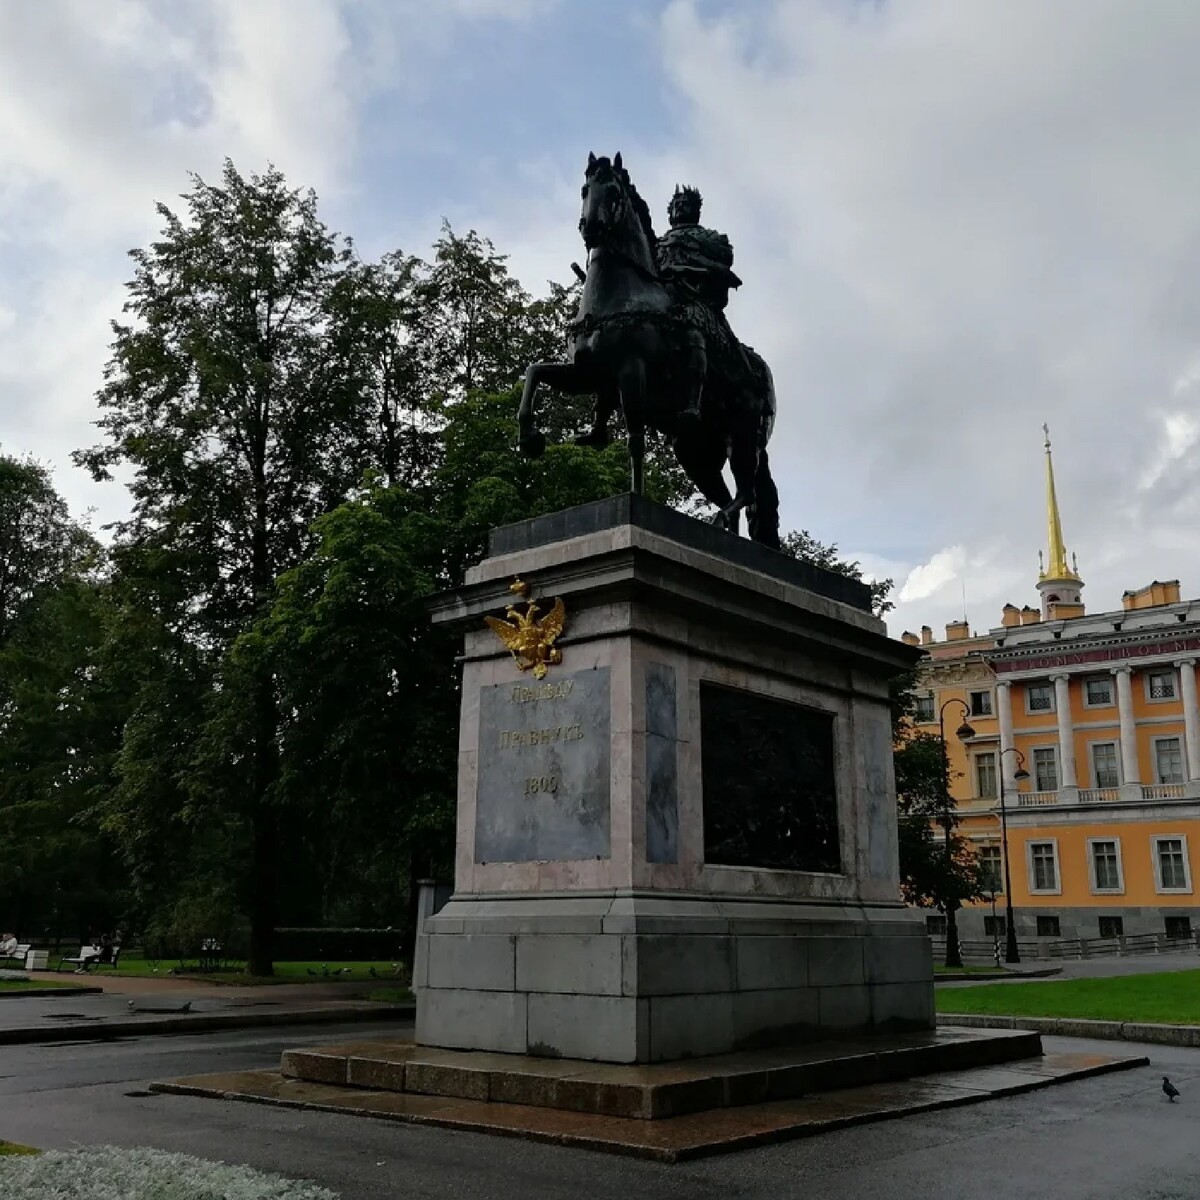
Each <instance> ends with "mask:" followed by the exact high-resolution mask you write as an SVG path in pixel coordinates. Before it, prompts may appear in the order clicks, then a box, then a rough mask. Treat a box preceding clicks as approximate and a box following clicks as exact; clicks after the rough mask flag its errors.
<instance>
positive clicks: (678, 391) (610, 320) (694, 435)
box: [518, 154, 779, 549]
mask: <svg viewBox="0 0 1200 1200" xmlns="http://www.w3.org/2000/svg"><path fill="white" fill-rule="evenodd" d="M582 194H583V212H582V215H581V216H580V219H579V229H580V232H581V234H582V235H583V242H584V245H585V246H586V247H587V249H588V266H587V272H586V275H585V276H584V281H583V293H582V296H581V297H580V301H579V310H578V313H577V315H576V318H575V320H574V321H573V322H572V323H571V326H570V333H571V338H572V348H571V359H570V361H569V362H539V363H533V364H532V365H531V366H530V367H529V368H528V370H527V371H526V373H525V386H524V389H523V391H522V394H521V407H520V410H519V414H518V421H519V427H520V442H519V446H520V449H521V451H522V452H523V453H525V454H527V455H529V456H531V457H538V456H540V455H541V454H542V453H543V452H544V450H545V447H546V438H545V434H543V433H542V432H541V430H539V429H538V428H537V425H536V408H535V402H536V399H537V393H538V388H539V386H541V385H542V384H546V385H548V386H550V387H552V388H557V389H558V390H560V391H563V392H567V393H569V394H570V395H574V396H585V395H594V396H595V397H596V398H597V420H596V427H595V428H594V429H593V430H592V431H591V432H590V433H588V434H584V435H583V436H582V437H580V438H578V439H577V441H578V442H580V443H581V444H584V445H595V446H599V445H603V444H604V443H605V442H606V441H607V424H608V417H609V415H610V414H611V413H613V412H615V411H616V409H617V408H618V406H619V407H620V410H621V412H622V413H623V414H624V417H625V426H626V429H627V431H628V446H629V460H630V473H631V481H632V490H633V491H634V492H641V491H642V490H643V486H644V464H645V454H646V429H647V428H650V429H655V430H657V431H658V432H659V433H661V434H663V435H664V436H665V437H667V438H669V439H670V440H671V444H672V447H673V449H674V452H675V456H676V458H677V459H678V461H679V465H680V466H681V467H682V468H683V470H684V471H685V473H686V474H687V476H688V478H689V479H690V480H691V481H692V483H693V484H694V485H695V486H696V488H697V490H699V491H700V493H701V494H702V495H703V496H704V497H705V499H707V500H708V501H709V502H710V503H711V504H714V505H716V506H717V513H716V514H715V516H714V517H713V518H712V520H713V523H714V524H716V525H718V526H720V527H722V528H724V529H727V530H729V531H731V532H733V533H737V532H738V524H739V514H740V513H741V511H742V510H743V509H745V510H746V513H747V517H748V522H749V532H750V536H751V538H753V539H754V540H755V541H757V542H760V543H762V544H764V545H767V546H771V547H772V548H775V549H778V547H779V493H778V492H777V490H776V488H775V483H774V481H773V479H772V478H771V471H770V466H769V464H768V461H767V441H768V440H769V438H770V436H771V431H772V428H773V426H774V423H775V388H774V384H773V382H772V379H771V372H770V369H769V368H768V367H767V365H766V363H765V362H763V360H762V359H761V358H759V357H758V355H756V354H754V353H753V351H750V350H749V348H747V347H739V346H737V345H736V343H735V344H734V345H733V346H722V345H714V344H713V342H714V341H716V340H717V339H715V338H713V337H712V335H711V331H709V332H708V333H706V331H705V329H704V328H702V327H701V325H700V324H698V323H697V322H695V321H692V320H689V318H688V315H687V311H686V306H684V305H681V304H679V303H678V302H677V299H676V298H674V297H673V296H672V294H671V292H670V290H669V289H668V287H667V284H666V282H665V281H664V279H663V278H662V276H661V274H660V272H659V270H658V268H657V265H656V261H655V246H656V242H657V239H656V237H655V234H654V228H653V225H652V222H651V218H650V210H649V209H648V208H647V207H646V202H645V201H644V200H643V199H642V198H641V196H639V195H638V193H637V189H636V188H635V187H634V186H633V183H632V181H631V180H630V178H629V175H628V173H627V172H626V171H625V169H624V167H623V166H622V164H621V156H620V155H619V154H617V155H616V156H615V157H614V158H613V159H612V160H611V161H610V160H609V159H607V158H597V157H596V156H595V155H589V156H588V165H587V171H586V173H585V179H584V185H583V193H582ZM697 414H698V415H697ZM726 463H728V464H729V467H730V471H731V473H732V475H733V481H734V488H735V491H734V492H733V493H732V494H731V493H730V490H729V487H728V486H727V484H726V483H725V479H724V475H723V472H724V469H725V464H726Z"/></svg>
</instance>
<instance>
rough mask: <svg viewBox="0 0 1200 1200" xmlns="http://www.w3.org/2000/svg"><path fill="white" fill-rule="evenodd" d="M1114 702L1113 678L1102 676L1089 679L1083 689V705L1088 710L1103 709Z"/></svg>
mask: <svg viewBox="0 0 1200 1200" xmlns="http://www.w3.org/2000/svg"><path fill="white" fill-rule="evenodd" d="M1112 702H1113V695H1112V678H1111V676H1106V675H1101V676H1099V677H1098V678H1096V679H1089V680H1088V681H1087V682H1086V683H1085V684H1084V688H1083V703H1084V705H1085V706H1086V707H1087V708H1103V707H1106V706H1108V705H1110V704H1112Z"/></svg>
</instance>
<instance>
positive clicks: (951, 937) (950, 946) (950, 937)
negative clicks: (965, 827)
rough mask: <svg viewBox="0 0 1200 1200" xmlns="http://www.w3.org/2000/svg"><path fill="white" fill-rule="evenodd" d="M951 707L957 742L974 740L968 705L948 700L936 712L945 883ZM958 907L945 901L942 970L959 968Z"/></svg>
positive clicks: (950, 864)
mask: <svg viewBox="0 0 1200 1200" xmlns="http://www.w3.org/2000/svg"><path fill="white" fill-rule="evenodd" d="M951 704H961V705H962V710H963V722H962V724H961V725H960V726H959V727H958V729H957V730H956V731H955V732H956V733H957V736H958V738H959V740H960V741H961V740H962V739H963V738H971V737H974V736H975V730H974V729H972V728H971V726H970V725H968V724H967V717H968V716H969V715H970V712H971V708H970V705H968V704H967V702H966V701H965V700H963V699H960V698H959V697H958V696H952V697H951V698H950V699H949V700H947V701H946V702H945V703H944V704H943V705H942V707H941V708H939V709H938V736H939V737H940V739H941V743H942V800H943V804H944V812H943V815H942V828H943V829H944V830H945V833H946V880H947V883H948V882H949V880H950V879H951V877H952V876H953V874H954V845H953V841H952V839H951V836H950V834H951V831H952V830H953V828H954V819H953V817H952V816H951V813H950V808H951V805H952V804H953V801H952V799H951V797H950V755H949V753H948V752H947V749H946V709H947V708H949V707H950V705H951ZM957 910H958V904H957V902H956V901H955V900H954V898H953V897H952V896H947V897H946V966H948V967H961V966H962V965H963V961H962V950H961V948H960V947H959V944H958V918H957V915H956V913H957Z"/></svg>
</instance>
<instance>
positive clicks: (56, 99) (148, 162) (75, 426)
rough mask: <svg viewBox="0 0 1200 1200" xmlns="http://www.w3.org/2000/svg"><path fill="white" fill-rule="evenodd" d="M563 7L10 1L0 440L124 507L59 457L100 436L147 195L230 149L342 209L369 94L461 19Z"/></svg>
mask: <svg viewBox="0 0 1200 1200" xmlns="http://www.w3.org/2000/svg"><path fill="white" fill-rule="evenodd" d="M552 2H553V0H513V2H507V0H506V3H505V4H504V5H501V4H499V3H497V2H493V0H446V2H445V3H444V4H439V5H438V6H437V7H436V8H433V7H431V6H429V5H427V4H426V3H424V0H211V2H209V3H203V4H176V3H172V2H171V0H106V2H105V3H104V4H97V3H95V2H94V0H44V2H42V3H37V4H12V5H0V389H2V391H0V446H3V448H4V449H5V450H6V451H22V452H31V453H33V454H34V455H35V456H37V457H39V458H41V459H43V460H47V461H49V462H50V463H51V464H53V465H56V466H57V467H58V468H59V471H58V476H57V481H58V485H59V486H60V488H61V489H62V491H63V492H64V494H65V495H66V496H67V498H68V500H69V501H70V503H71V504H72V506H73V507H75V508H76V509H82V508H84V507H87V506H90V505H95V506H97V507H98V509H99V513H100V518H101V519H102V520H105V519H111V518H113V517H115V516H118V515H120V514H121V513H123V511H124V510H125V506H126V500H125V497H124V495H123V493H121V492H120V491H119V490H118V489H116V488H114V487H111V486H96V485H93V484H91V483H90V481H88V480H87V478H86V476H84V474H83V473H82V472H80V471H76V470H71V469H69V468H68V466H67V464H68V459H69V454H70V451H71V450H72V449H75V448H77V447H79V446H81V445H86V444H88V443H90V442H91V441H92V440H93V431H92V430H90V428H89V423H90V422H91V421H92V420H93V419H94V416H95V410H94V393H95V391H96V389H97V388H98V387H99V385H100V383H101V373H102V369H103V366H104V362H105V360H106V358H107V346H108V342H109V338H110V334H109V321H111V320H112V319H114V318H116V317H118V316H119V315H120V311H121V304H122V301H123V288H122V281H123V280H125V279H127V278H128V276H129V274H130V268H129V266H128V263H127V262H126V260H125V258H124V253H125V251H126V249H127V248H128V247H130V246H133V245H139V244H144V243H145V242H146V241H147V240H148V239H149V238H150V237H151V236H152V235H153V234H154V233H155V232H157V229H158V227H159V224H160V220H159V218H158V215H157V213H156V212H155V207H154V206H155V203H156V202H157V201H165V202H167V203H168V204H170V205H172V206H174V207H178V201H177V197H178V195H179V193H181V192H183V191H186V190H187V188H188V186H189V183H188V173H189V172H196V173H198V174H200V175H201V176H203V177H205V178H208V179H213V178H215V177H217V176H218V175H219V173H220V170H221V164H222V161H223V160H224V159H225V158H226V157H229V158H232V159H233V160H234V162H235V163H236V164H237V165H238V167H239V168H240V169H241V170H243V171H244V172H257V171H261V170H263V169H264V168H265V167H266V166H267V164H268V163H273V164H274V165H276V166H277V167H279V168H280V169H281V170H283V171H284V173H285V174H286V175H287V176H288V177H289V179H292V180H294V181H295V182H296V183H297V184H303V185H305V186H313V187H315V188H316V189H317V190H318V192H319V193H320V194H321V196H322V199H323V201H325V202H326V203H327V205H328V206H329V208H336V206H337V204H338V202H339V200H340V199H342V198H344V197H346V196H347V195H348V194H349V193H350V192H352V190H353V186H354V182H355V179H356V174H355V168H356V167H357V165H358V164H359V161H360V158H361V154H362V149H363V148H362V147H361V146H360V144H359V140H358V135H359V129H360V117H361V109H362V105H363V103H364V102H365V100H366V99H367V98H368V97H369V96H371V95H372V94H374V93H376V92H378V91H379V90H381V89H382V90H388V89H394V88H395V87H396V81H397V80H404V81H406V82H409V83H411V82H412V81H415V80H419V79H420V78H422V77H423V75H422V56H423V55H424V54H426V53H427V52H428V50H429V48H430V47H437V46H443V45H445V44H448V42H449V40H450V39H451V38H452V36H453V31H454V29H455V28H456V26H457V23H458V22H462V21H479V20H482V19H485V18H486V19H502V20H506V21H519V20H528V19H531V18H532V17H533V16H535V15H537V14H538V13H539V12H541V11H543V10H544V9H545V7H546V5H547V4H548V3H552ZM409 100H411V96H406V97H402V98H400V99H397V107H398V108H401V107H402V105H403V104H404V103H407V102H408V101H409ZM398 119H401V120H402V113H398Z"/></svg>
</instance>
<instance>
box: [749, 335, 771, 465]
mask: <svg viewBox="0 0 1200 1200" xmlns="http://www.w3.org/2000/svg"><path fill="white" fill-rule="evenodd" d="M751 354H754V351H751ZM754 357H755V358H757V359H758V362H759V365H760V366H761V368H762V373H763V385H764V390H763V407H762V420H761V421H760V423H759V426H758V448H759V449H760V450H766V448H767V443H768V442H769V441H770V440H771V434H772V433H773V432H774V431H775V376H774V375H772V374H771V368H770V367H769V366H768V365H767V360H766V359H765V358H763V357H762V355H760V354H755V355H754Z"/></svg>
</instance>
